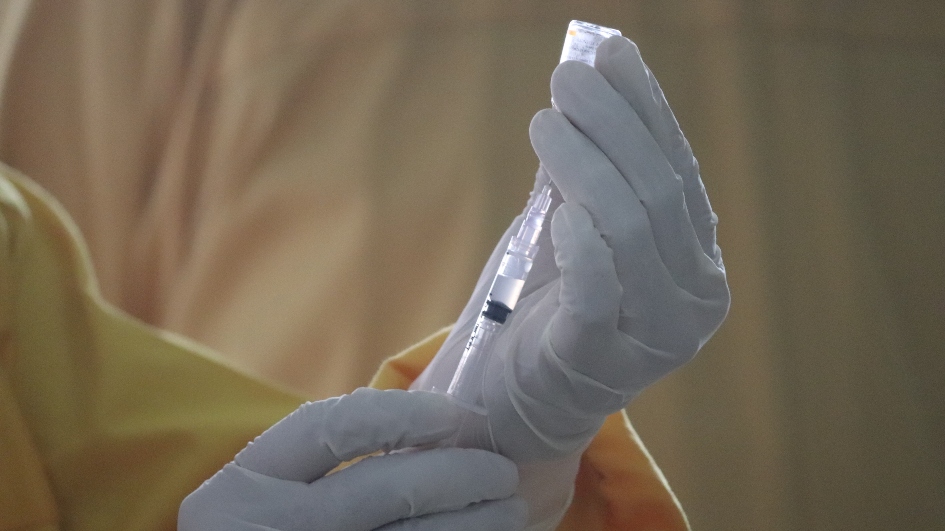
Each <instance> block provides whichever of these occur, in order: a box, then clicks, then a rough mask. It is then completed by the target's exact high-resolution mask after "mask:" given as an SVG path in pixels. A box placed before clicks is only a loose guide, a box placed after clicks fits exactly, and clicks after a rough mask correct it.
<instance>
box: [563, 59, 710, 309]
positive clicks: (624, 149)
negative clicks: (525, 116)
mask: <svg viewBox="0 0 945 531" xmlns="http://www.w3.org/2000/svg"><path fill="white" fill-rule="evenodd" d="M551 92H552V94H553V95H554V99H555V103H556V104H557V105H558V109H559V110H560V111H561V112H562V113H563V114H564V115H565V116H566V117H567V118H568V121H570V122H571V123H572V124H573V125H574V126H575V127H577V129H578V130H580V131H581V132H582V133H584V135H586V136H587V137H588V138H589V139H590V140H591V141H592V142H593V143H594V144H595V145H596V146H597V147H598V148H599V149H600V150H601V151H602V152H603V153H604V154H605V155H606V156H607V158H608V159H610V161H611V162H612V163H613V164H614V166H615V167H616V168H617V170H618V171H619V172H620V174H621V175H623V176H624V178H625V179H626V180H627V182H628V183H629V184H630V186H631V187H632V188H633V191H634V192H635V193H636V195H637V197H638V198H639V199H640V202H641V203H642V204H643V205H644V207H645V208H646V213H647V217H648V219H649V221H650V226H651V227H652V230H653V237H654V240H655V242H656V248H657V250H658V252H659V255H660V257H661V259H662V261H663V263H664V264H665V266H666V268H667V270H668V271H669V273H670V276H671V277H672V278H673V281H674V282H675V283H676V285H678V286H679V287H681V288H683V289H684V290H686V291H688V292H690V293H697V294H700V295H703V292H704V291H705V289H704V288H703V284H704V279H703V277H702V276H700V275H698V274H696V273H698V272H699V271H700V269H701V268H702V267H705V265H706V264H708V265H711V263H710V262H709V260H708V259H707V257H706V255H705V253H704V252H703V250H702V247H701V245H700V243H699V239H698V237H697V235H696V232H695V229H694V228H693V226H692V222H691V221H690V219H689V214H688V212H687V211H686V201H685V196H684V194H683V185H682V180H681V179H680V177H679V176H677V175H676V173H675V172H674V170H673V168H672V166H670V164H669V162H668V161H667V159H666V157H665V156H664V154H663V151H662V150H661V149H660V146H659V145H657V143H656V141H655V140H654V139H653V136H652V135H651V134H650V131H649V130H648V129H647V127H646V125H644V123H643V122H642V121H641V120H640V118H639V116H637V114H636V112H634V109H633V108H632V107H631V106H630V105H629V104H628V103H627V101H626V100H625V99H624V98H623V96H621V95H620V94H619V93H618V92H617V91H616V90H614V89H613V87H611V86H610V84H609V83H608V82H607V80H606V79H604V77H603V76H602V75H601V74H600V73H599V72H598V71H597V70H595V69H594V68H592V67H591V66H588V65H586V64H584V63H581V62H577V61H566V62H564V63H561V64H560V65H558V67H557V68H556V69H555V71H554V74H553V75H552V78H551ZM703 262H705V263H703Z"/></svg>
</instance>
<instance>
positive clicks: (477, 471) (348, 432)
mask: <svg viewBox="0 0 945 531" xmlns="http://www.w3.org/2000/svg"><path fill="white" fill-rule="evenodd" d="M460 419H461V413H460V411H459V410H458V409H457V408H456V406H454V405H453V404H451V403H450V402H449V401H448V400H447V399H446V398H445V397H443V396H440V395H436V394H433V393H425V392H413V391H411V392H408V391H378V390H375V389H358V390H356V391H355V392H354V393H352V394H350V395H345V396H342V397H340V398H331V399H328V400H323V401H320V402H310V403H307V404H305V405H303V406H302V407H300V408H299V409H297V410H296V411H294V412H293V413H292V414H290V415H289V416H287V417H286V418H284V419H282V420H281V421H279V422H278V423H277V424H275V425H274V426H272V427H271V428H269V429H268V430H266V432H265V433H263V434H262V435H260V436H259V437H257V438H256V440H255V441H254V442H252V443H250V444H249V445H248V446H247V447H246V448H245V449H244V450H242V451H241V452H240V453H239V454H237V455H236V458H235V459H234V460H233V462H232V463H230V464H228V465H226V466H224V467H223V469H222V470H220V471H219V472H217V473H216V475H214V476H213V477H212V478H210V479H209V480H208V481H206V482H205V483H204V484H203V485H201V486H200V488H198V489H197V490H195V491H194V492H193V493H191V494H190V495H189V496H187V498H186V499H184V502H183V503H182V504H181V507H180V513H179V515H178V529H179V530H181V531H190V530H193V531H224V530H225V531H241V530H254V531H257V530H263V529H266V530H281V531H288V530H296V529H297V530H306V531H314V530H344V531H361V530H363V531H367V530H372V529H384V530H394V529H414V530H422V529H429V530H434V529H457V530H519V529H522V528H523V526H524V524H525V519H526V517H525V511H526V509H525V503H524V502H523V501H522V500H521V499H520V498H517V497H513V493H514V492H515V489H516V486H517V485H518V473H517V471H516V468H515V465H514V464H513V463H512V462H511V461H509V460H508V459H506V458H504V457H502V456H499V455H496V454H494V453H491V452H486V451H482V450H471V449H458V448H441V449H434V450H418V451H410V452H404V453H395V454H389V455H380V456H375V457H368V458H366V459H364V460H362V461H360V462H358V463H356V464H354V465H352V466H349V467H348V468H345V469H343V470H340V471H338V472H335V473H333V474H330V475H327V476H326V474H327V473H328V472H329V471H331V470H332V469H334V468H335V467H336V466H338V464H340V463H342V462H344V461H347V460H350V459H353V458H356V457H359V456H362V455H367V454H371V453H374V452H377V451H381V450H382V451H385V452H386V451H390V450H394V449H398V448H408V447H412V446H420V445H428V444H431V443H436V442H438V441H440V440H442V439H444V438H445V437H448V436H450V435H451V434H452V433H453V432H455V431H456V429H457V427H458V426H459V422H460Z"/></svg>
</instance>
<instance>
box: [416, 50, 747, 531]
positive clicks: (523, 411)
mask: <svg viewBox="0 0 945 531" xmlns="http://www.w3.org/2000/svg"><path fill="white" fill-rule="evenodd" d="M551 90H552V96H553V99H554V102H555V104H556V105H557V107H558V109H559V110H560V112H558V111H555V110H551V109H546V110H544V111H541V112H539V113H538V114H537V115H536V116H535V118H534V119H533V120H532V124H531V128H530V134H531V139H532V145H533V147H534V148H535V152H536V153H537V155H538V158H539V160H540V161H541V167H540V169H539V176H538V183H537V184H536V190H538V189H540V187H541V186H542V184H543V182H542V181H545V182H547V179H548V178H549V177H550V179H551V181H552V182H553V183H554V184H555V185H556V187H557V189H558V190H560V196H558V198H557V201H556V203H555V205H553V208H554V207H557V209H556V211H555V212H554V214H553V218H552V222H551V227H550V230H549V229H548V228H546V229H545V230H544V231H543V233H542V239H541V248H540V251H539V255H538V257H537V258H536V260H535V264H534V267H533V270H532V273H531V275H530V276H529V278H528V282H527V283H526V286H525V289H524V290H523V292H522V298H521V299H520V300H519V302H518V306H517V307H516V308H515V311H514V312H513V313H512V315H511V317H510V319H509V321H508V322H507V323H506V324H505V326H504V329H503V330H502V331H501V333H500V334H499V335H498V337H497V339H496V341H495V343H494V350H493V354H492V358H491V359H490V360H489V362H488V366H487V369H486V375H485V378H484V382H483V395H484V402H485V405H486V409H487V411H488V416H487V417H485V419H482V418H481V417H480V418H479V419H478V420H480V422H479V423H478V425H473V424H474V423H473V424H470V427H468V428H467V429H466V433H465V434H464V436H463V437H462V439H461V440H463V441H466V444H471V445H474V446H475V445H480V446H484V447H487V448H494V449H495V450H496V451H498V452H499V453H501V454H503V455H505V456H508V457H509V458H511V459H512V460H513V461H515V462H516V463H519V464H520V465H523V464H524V465H530V464H534V463H539V464H540V463H541V462H552V461H555V462H557V465H556V466H557V467H558V468H559V469H560V470H561V473H560V474H558V476H557V477H554V476H555V475H554V474H550V475H549V474H547V467H546V469H545V470H543V473H542V474H539V475H540V476H541V477H542V478H543V479H542V485H541V488H540V489H539V490H542V489H543V490H544V492H546V493H547V492H548V491H553V490H555V488H557V489H558V490H559V491H560V492H559V500H564V501H565V502H566V500H567V497H568V495H569V493H570V490H567V489H570V488H571V487H572V486H573V479H574V476H573V474H574V473H576V470H577V460H578V458H579V456H580V453H581V451H583V449H584V448H585V447H586V446H587V444H589V442H590V440H591V439H592V438H593V437H594V435H595V434H596V433H597V431H598V429H599V428H600V426H601V424H602V423H603V421H604V419H605V418H606V417H607V416H608V415H609V414H611V413H614V412H616V411H619V410H620V409H621V408H623V407H625V406H626V405H627V403H628V402H629V401H630V400H631V399H632V398H633V397H635V396H637V395H638V394H639V393H640V392H641V391H642V390H643V389H644V388H645V387H646V386H648V385H650V384H652V383H653V382H655V381H656V380H657V379H659V378H661V377H662V376H664V375H666V374H667V373H669V372H670V371H672V370H673V369H675V368H676V367H679V366H680V365H682V364H683V363H685V362H687V361H688V360H690V359H691V358H692V357H693V356H694V355H695V354H696V352H697V351H698V350H699V349H700V348H701V347H702V345H703V344H705V342H706V341H707V340H708V339H709V338H710V337H711V336H712V334H713V333H714V332H715V331H716V329H718V327H719V325H720V324H721V323H722V321H723V319H724V318H725V315H726V313H727V311H728V307H729V300H730V299H729V291H728V285H727V283H726V276H725V269H724V266H723V264H722V257H721V251H720V250H719V248H718V246H717V245H716V242H715V226H716V217H715V214H714V213H713V212H712V209H711V207H710V205H709V200H708V197H707V196H706V193H705V189H704V187H703V185H702V180H701V178H700V175H699V169H698V165H697V164H696V160H695V158H694V157H693V155H692V151H691V150H690V148H689V143H688V142H687V141H686V139H685V137H684V136H683V134H682V131H680V129H679V126H678V124H677V122H676V119H675V117H674V116H673V114H672V112H671V111H670V109H669V106H668V104H667V103H666V101H665V99H664V98H663V94H662V91H661V90H660V89H659V85H658V84H657V83H656V80H655V78H653V76H652V74H651V73H650V71H649V69H648V68H647V67H646V65H644V63H643V61H642V59H641V58H640V55H639V52H638V51H637V48H636V46H635V45H634V44H633V43H632V42H630V41H629V40H627V39H625V38H623V37H611V38H609V39H608V40H606V41H604V42H603V43H602V44H601V46H600V47H599V49H598V51H597V59H596V63H595V67H590V66H588V65H586V64H583V63H579V62H574V61H567V62H564V63H562V64H560V65H559V66H558V67H557V68H556V69H555V72H554V75H553V76H552V81H551ZM562 200H563V203H562ZM520 223H521V217H520V218H519V219H517V220H516V221H515V223H513V226H512V227H511V228H510V230H509V232H507V233H506V236H505V238H503V240H502V241H500V242H499V245H498V246H497V247H496V251H495V252H494V253H493V256H492V258H491V259H490V262H489V264H488V265H487V266H486V269H485V271H484V272H483V275H482V277H481V278H480V281H479V285H478V286H477V288H476V290H475V292H474V293H473V296H472V298H471V299H470V301H469V304H468V305H467V307H466V309H465V310H464V312H463V313H462V315H461V316H460V319H459V320H458V322H457V324H456V327H455V328H454V330H453V332H452V333H451V335H450V336H449V337H448V338H447V340H446V342H445V343H444V345H443V347H442V348H441V350H440V351H439V353H438V354H437V357H436V359H435V360H434V362H433V363H431V365H430V366H429V367H428V368H427V371H425V372H424V374H423V375H422V376H421V377H420V378H419V379H418V381H417V382H415V384H414V386H415V387H416V388H420V389H431V388H433V387H434V386H435V387H437V388H444V389H445V388H446V386H447V385H448V384H449V381H450V380H449V379H450V377H451V376H452V373H453V370H454V369H455V367H456V366H457V364H458V362H459V358H460V357H461V355H462V352H463V349H464V345H465V343H466V340H467V339H468V337H469V334H470V331H471V329H472V325H473V323H474V322H475V319H476V317H477V314H478V313H479V309H480V308H481V307H482V303H483V301H484V300H485V297H486V293H487V291H488V289H489V285H490V283H491V281H492V278H493V277H494V275H495V271H496V268H497V267H498V262H499V260H500V259H501V256H502V254H503V253H504V251H505V248H506V246H507V244H508V239H509V237H510V235H511V233H513V232H514V230H515V229H516V227H517V226H518V224H520ZM549 236H550V238H549ZM549 240H550V241H549ZM539 468H540V466H539ZM568 474H570V476H569V477H568ZM524 481H528V479H527V478H526V477H524V476H523V482H524ZM555 483H557V485H558V487H552V486H551V485H553V484H555ZM526 495H527V496H529V494H528V493H526ZM529 502H530V504H531V503H532V499H531V497H530V499H529ZM533 514H536V515H537V514H538V511H533Z"/></svg>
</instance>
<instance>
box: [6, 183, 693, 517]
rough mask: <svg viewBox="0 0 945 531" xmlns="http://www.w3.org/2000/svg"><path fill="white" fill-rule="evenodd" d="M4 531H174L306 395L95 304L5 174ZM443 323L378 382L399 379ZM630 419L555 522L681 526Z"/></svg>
mask: <svg viewBox="0 0 945 531" xmlns="http://www.w3.org/2000/svg"><path fill="white" fill-rule="evenodd" d="M0 213H2V216H0V337H2V344H0V346H2V351H0V457H2V459H0V531H7V530H14V529H16V530H53V529H71V530H96V531H98V530H105V529H121V530H129V531H133V530H171V529H175V527H176V515H177V508H178V505H179V504H180V501H181V500H182V499H183V497H184V496H185V495H186V494H187V493H188V492H190V491H192V490H193V489H195V488H196V487H197V486H198V485H199V484H200V483H201V482H202V481H203V480H205V479H206V478H208V477H210V476H211V475H212V474H213V473H214V472H215V471H216V470H217V469H219V468H220V467H221V466H222V465H223V464H224V463H226V462H228V461H229V460H230V459H231V458H232V456H233V455H234V454H235V453H236V452H237V451H239V449H241V448H242V447H243V446H244V445H245V444H246V442H247V441H249V440H251V439H252V438H253V437H254V436H255V435H257V434H259V433H261V432H262V431H263V430H264V429H265V428H267V427H268V426H270V425H271V424H273V423H274V422H276V421H277V420H279V419H280V418H282V417H283V416H284V415H286V414H288V413H289V412H290V411H292V410H293V409H295V408H296V407H297V406H298V405H299V403H301V402H302V398H300V397H299V396H296V395H293V394H291V393H288V392H285V391H281V390H278V389H276V388H274V387H272V386H270V385H267V384H264V383H262V382H260V381H258V380H256V379H254V378H252V377H250V376H247V375H246V374H243V373H241V372H239V371H238V370H234V369H233V368H232V367H228V366H227V364H226V363H225V362H224V361H222V360H221V359H219V357H218V356H217V355H216V354H214V353H212V352H210V351H208V350H206V349H203V348H202V347H200V346H199V345H197V344H194V343H191V342H189V341H188V340H185V339H183V338H181V337H180V336H177V335H175V334H171V333H168V332H165V331H161V330H158V329H154V328H150V327H148V326H146V325H143V324H141V323H140V322H138V321H136V320H134V319H131V318H129V317H128V316H126V315H124V314H123V313H121V312H120V311H118V310H116V309H114V308H113V307H111V306H110V305H109V304H108V303H106V302H105V301H104V300H102V298H101V295H100V294H99V292H98V287H97V285H96V281H95V277H94V275H93V273H92V270H91V264H90V261H89V258H88V253H87V251H86V249H85V248H84V246H83V245H82V244H81V241H80V238H79V233H78V230H77V229H76V228H75V226H74V225H73V224H72V222H71V221H70V220H69V219H68V217H67V215H66V214H65V212H64V211H62V209H61V207H59V206H58V204H56V203H55V201H54V200H53V199H52V198H51V197H49V196H48V195H47V194H46V192H44V191H43V190H42V189H40V188H39V187H38V186H37V185H35V184H34V183H32V182H30V181H29V180H27V179H25V178H24V177H22V176H19V175H17V174H15V172H13V171H12V170H8V169H3V168H2V167H0ZM444 338H445V332H441V333H440V334H438V335H437V336H435V337H433V338H431V339H429V340H427V341H425V342H423V343H421V344H419V345H418V346H416V347H415V348H413V349H411V350H408V351H406V352H405V353H403V354H401V355H400V356H397V357H395V358H392V359H391V360H390V361H389V362H387V363H386V364H385V365H384V366H383V367H382V369H381V371H380V372H379V374H378V375H377V377H376V378H375V385H377V386H379V387H383V388H390V387H402V388H406V387H407V386H409V384H410V382H411V381H412V379H413V377H415V376H416V374H418V373H419V372H420V371H422V370H423V367H424V365H425V364H426V363H427V361H428V360H429V359H431V358H432V357H433V355H434V354H435V353H436V351H437V349H438V348H439V343H440V342H442V340H443V339H444ZM686 528H687V527H686V523H685V517H684V516H683V514H682V512H681V510H680V508H679V506H678V504H677V503H676V501H675V498H674V497H673V495H672V493H671V492H670V491H669V488H668V486H667V485H666V483H665V481H663V479H662V476H661V475H660V473H659V470H658V469H657V468H656V466H655V464H654V463H653V462H652V461H651V460H650V459H649V457H648V455H647V454H646V451H645V450H644V449H643V446H642V444H641V443H640V441H639V440H638V439H637V438H636V436H635V434H634V433H633V431H632V429H631V428H630V426H629V424H628V423H626V418H625V417H622V416H621V415H616V416H614V417H612V418H611V419H609V420H608V423H607V424H606V425H605V426H604V428H603V429H602V430H601V434H600V435H599V436H598V438H596V439H595V440H594V442H593V443H592V445H591V447H590V448H589V449H588V450H587V452H586V453H585V456H584V459H583V461H582V468H581V472H580V476H579V480H578V486H577V492H576V494H575V501H574V504H573V506H572V510H571V512H570V513H569V515H568V516H567V520H566V521H565V524H564V525H562V527H561V529H582V530H584V529H613V530H633V529H646V530H656V529H658V530H678V529H686Z"/></svg>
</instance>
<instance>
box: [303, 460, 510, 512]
mask: <svg viewBox="0 0 945 531" xmlns="http://www.w3.org/2000/svg"><path fill="white" fill-rule="evenodd" d="M517 487H518V469H517V468H516V467H515V464H514V463H513V462H512V461H510V460H509V459H507V458H505V457H502V456H501V455H499V454H495V453H492V452H487V451H485V450H475V449H465V448H437V449H433V450H421V451H416V452H408V453H398V454H390V455H383V456H375V457H369V458H367V459H364V460H363V461H360V462H358V463H356V464H354V465H352V466H349V467H348V468H345V469H344V470H340V471H338V472H336V473H334V474H331V475H330V476H327V477H325V478H322V479H321V480H319V481H316V482H315V483H313V484H312V491H311V495H312V500H313V502H314V500H319V499H331V500H332V503H333V506H334V507H335V508H337V509H338V510H337V511H335V512H336V513H337V514H347V515H351V516H350V518H347V519H346V520H344V521H343V522H339V523H341V524H343V525H342V526H339V527H338V529H374V528H376V527H380V526H382V525H386V524H388V523H391V522H395V521H397V520H402V519H406V518H414V517H418V516H423V515H427V514H434V513H439V512H444V511H456V510H459V509H462V508H464V507H467V506H469V505H471V504H474V503H480V502H483V501H488V500H501V499H505V498H509V497H510V496H512V495H514V494H515V490H516V488H517ZM326 497H327V498H326ZM319 517H320V515H318V514H313V515H312V518H313V519H314V518H319Z"/></svg>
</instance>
